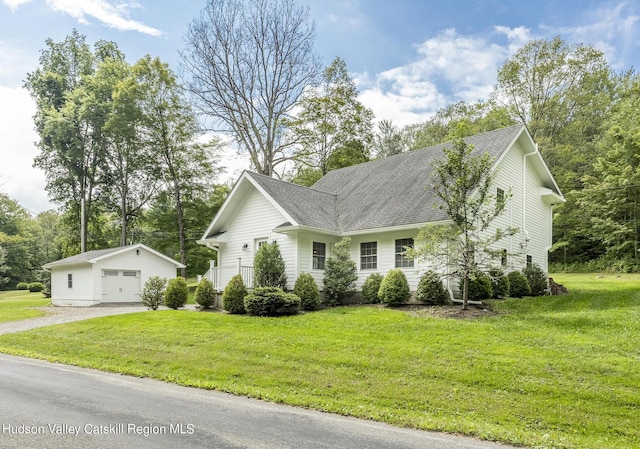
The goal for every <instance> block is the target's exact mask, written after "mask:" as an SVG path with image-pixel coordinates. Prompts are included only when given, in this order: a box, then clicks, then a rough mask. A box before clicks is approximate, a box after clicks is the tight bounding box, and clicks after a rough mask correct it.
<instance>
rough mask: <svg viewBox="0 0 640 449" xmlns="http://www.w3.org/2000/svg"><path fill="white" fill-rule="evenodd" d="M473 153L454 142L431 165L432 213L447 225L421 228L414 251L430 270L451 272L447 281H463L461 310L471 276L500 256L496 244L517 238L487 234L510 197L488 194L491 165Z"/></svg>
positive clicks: (487, 158) (486, 158)
mask: <svg viewBox="0 0 640 449" xmlns="http://www.w3.org/2000/svg"><path fill="white" fill-rule="evenodd" d="M472 150H473V145H468V144H467V143H466V142H465V141H464V140H462V139H457V140H455V141H454V142H453V144H452V147H451V148H445V149H444V150H443V151H444V157H443V158H442V159H440V160H437V161H436V162H434V164H433V167H432V168H433V174H432V184H431V185H430V186H429V188H431V189H433V192H434V194H435V197H436V198H437V200H438V201H437V202H436V204H435V205H434V207H436V208H438V209H441V210H443V211H445V213H446V215H447V217H448V218H449V220H451V222H452V224H451V225H427V226H425V227H424V228H423V229H422V230H421V231H420V233H419V234H418V238H417V239H416V246H415V250H414V251H413V252H414V254H415V255H417V256H418V257H420V258H422V259H426V260H428V261H429V262H430V263H431V265H432V266H441V267H443V268H444V266H448V267H449V268H453V269H452V270H451V269H450V270H449V273H450V275H454V276H457V277H458V278H459V279H461V280H462V300H463V305H462V308H463V309H467V304H468V300H469V279H470V277H471V275H472V273H474V272H475V271H477V270H479V269H480V270H481V271H486V270H487V269H488V267H489V265H490V263H491V261H492V260H495V259H496V258H498V257H500V256H501V255H502V253H501V252H500V251H496V250H495V246H496V245H495V244H496V243H497V242H498V241H500V240H502V239H503V238H504V237H506V236H510V235H514V234H515V233H516V232H517V229H515V228H507V229H505V230H502V229H496V230H495V231H494V232H493V233H491V232H490V230H489V227H490V226H491V223H492V222H493V220H494V219H495V218H496V217H498V216H499V215H501V214H502V212H503V211H504V208H505V204H506V199H507V198H508V196H509V194H508V193H506V192H505V193H504V194H503V195H501V196H500V197H498V196H497V195H492V194H491V190H492V188H493V180H494V176H495V174H494V172H493V171H492V166H493V161H492V159H491V157H490V156H489V154H488V153H485V154H481V155H477V156H474V155H472ZM443 271H444V270H443Z"/></svg>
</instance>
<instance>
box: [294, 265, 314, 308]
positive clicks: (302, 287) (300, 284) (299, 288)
mask: <svg viewBox="0 0 640 449" xmlns="http://www.w3.org/2000/svg"><path fill="white" fill-rule="evenodd" d="M293 293H294V294H295V295H296V296H298V297H299V298H300V306H301V307H302V310H318V309H319V308H320V291H319V290H318V284H317V283H316V280H315V279H314V278H313V276H311V274H309V273H300V276H298V279H296V283H295V285H294V287H293Z"/></svg>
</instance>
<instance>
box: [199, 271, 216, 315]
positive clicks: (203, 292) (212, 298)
mask: <svg viewBox="0 0 640 449" xmlns="http://www.w3.org/2000/svg"><path fill="white" fill-rule="evenodd" d="M195 301H196V304H198V305H199V306H200V307H202V308H203V309H207V308H209V307H211V306H213V304H214V303H215V302H216V290H215V289H214V288H213V283H212V282H211V281H210V280H209V279H207V278H202V279H201V280H200V282H199V283H198V286H197V287H196V295H195Z"/></svg>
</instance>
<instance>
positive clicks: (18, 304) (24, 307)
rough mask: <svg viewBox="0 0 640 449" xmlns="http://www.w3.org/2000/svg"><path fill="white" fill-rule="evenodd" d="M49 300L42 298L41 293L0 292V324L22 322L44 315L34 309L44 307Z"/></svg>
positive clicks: (25, 291)
mask: <svg viewBox="0 0 640 449" xmlns="http://www.w3.org/2000/svg"><path fill="white" fill-rule="evenodd" d="M50 302H51V300H50V299H48V298H45V297H44V296H42V293H41V292H38V293H30V292H29V291H28V290H15V291H8V292H0V323H6V322H8V321H18V320H24V319H26V318H35V317H38V316H42V315H44V312H43V311H41V310H38V309H35V308H34V307H42V306H46V305H47V304H49V303H50Z"/></svg>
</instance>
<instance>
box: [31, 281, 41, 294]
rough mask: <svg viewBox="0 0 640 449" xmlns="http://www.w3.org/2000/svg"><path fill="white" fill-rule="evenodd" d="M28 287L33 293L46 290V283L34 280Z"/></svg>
mask: <svg viewBox="0 0 640 449" xmlns="http://www.w3.org/2000/svg"><path fill="white" fill-rule="evenodd" d="M28 289H29V291H30V292H31V293H35V292H41V291H42V290H44V284H43V283H42V282H32V283H30V284H29V286H28Z"/></svg>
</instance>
